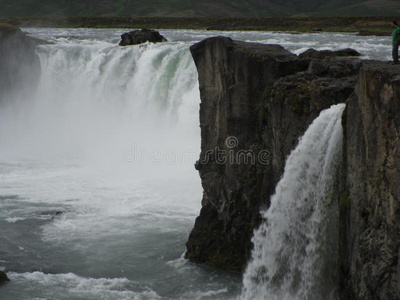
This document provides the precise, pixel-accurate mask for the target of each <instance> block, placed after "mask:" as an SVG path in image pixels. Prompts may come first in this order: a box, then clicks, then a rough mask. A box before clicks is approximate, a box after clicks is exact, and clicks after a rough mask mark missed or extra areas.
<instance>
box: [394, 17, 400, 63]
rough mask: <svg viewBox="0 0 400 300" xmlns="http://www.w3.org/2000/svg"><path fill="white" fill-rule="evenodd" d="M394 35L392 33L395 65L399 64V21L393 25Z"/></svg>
mask: <svg viewBox="0 0 400 300" xmlns="http://www.w3.org/2000/svg"><path fill="white" fill-rule="evenodd" d="M392 27H393V33H392V45H393V50H392V57H393V63H394V64H398V63H399V44H400V27H399V26H398V25H397V21H393V23H392Z"/></svg>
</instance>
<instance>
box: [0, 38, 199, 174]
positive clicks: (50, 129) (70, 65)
mask: <svg viewBox="0 0 400 300" xmlns="http://www.w3.org/2000/svg"><path fill="white" fill-rule="evenodd" d="M52 41H53V42H55V44H52V45H42V46H39V47H38V48H37V52H38V54H39V57H40V62H41V77H40V81H39V85H38V87H37V89H36V90H35V91H31V93H30V95H29V99H20V98H22V97H19V98H18V97H15V98H14V99H6V100H7V101H4V102H5V103H7V105H4V106H3V107H2V109H1V111H0V140H1V141H2V142H1V143H0V153H1V154H2V155H3V156H4V155H7V154H9V155H12V156H19V157H28V158H34V159H44V160H49V159H52V158H54V160H57V161H59V160H60V159H65V158H66V159H78V160H81V161H84V163H87V162H91V163H93V164H96V165H98V164H109V165H113V166H115V165H117V164H120V165H125V166H126V165H127V164H129V163H131V162H132V161H128V162H126V161H123V159H124V158H123V156H124V153H129V155H128V156H129V159H130V160H132V159H133V155H136V156H137V155H138V153H141V151H142V152H144V151H147V153H148V152H150V151H155V150H157V153H161V154H162V153H165V152H166V151H168V150H171V151H175V152H176V151H180V150H182V149H189V150H193V149H195V150H196V153H193V154H192V156H193V157H194V159H193V162H194V161H195V158H196V157H197V156H198V150H197V149H198V148H199V141H198V136H199V127H198V109H199V102H200V95H199V89H198V81H197V72H196V68H195V66H194V63H193V60H192V57H191V55H190V51H189V49H188V48H189V44H188V43H186V42H175V43H161V44H144V45H140V46H134V47H119V46H117V44H116V43H115V44H114V43H112V42H107V41H101V40H93V39H90V38H87V37H85V36H84V37H83V38H74V37H72V38H64V37H59V38H56V39H53V40H52ZM21 85H23V83H21ZM135 146H140V149H133V148H134V147H135ZM134 150H135V151H136V153H135V154H132V153H130V152H132V151H134ZM175 152H174V153H173V154H174V155H175V156H178V155H179V154H177V153H175ZM145 154H146V153H142V156H144V155H145ZM161 154H160V155H161ZM134 158H135V159H138V157H134ZM157 158H158V160H161V159H163V157H157ZM158 164H159V165H161V162H160V161H158ZM137 165H138V164H137ZM151 165H155V164H154V163H153V164H151ZM190 168H192V164H190ZM150 172H153V170H150Z"/></svg>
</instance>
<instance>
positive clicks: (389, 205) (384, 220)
mask: <svg viewBox="0 0 400 300" xmlns="http://www.w3.org/2000/svg"><path fill="white" fill-rule="evenodd" d="M399 74H400V67H399V66H391V65H389V64H387V63H383V62H364V63H363V67H362V68H361V70H360V73H359V75H358V82H357V85H356V89H355V93H354V95H353V96H352V97H351V98H350V99H349V101H348V102H347V109H346V111H345V113H344V117H343V120H344V133H345V137H346V138H345V149H344V150H345V151H344V160H343V176H342V177H343V183H342V184H343V188H342V191H341V197H340V198H341V199H340V203H339V205H340V214H341V220H340V236H341V253H340V256H339V259H340V262H341V264H342V272H343V273H342V280H341V285H342V290H343V291H345V294H346V297H345V299H365V300H373V299H374V300H375V299H388V300H389V299H400V265H399V259H398V256H399V245H400V207H399V199H400V118H399V114H400V103H399V101H400V75H399Z"/></svg>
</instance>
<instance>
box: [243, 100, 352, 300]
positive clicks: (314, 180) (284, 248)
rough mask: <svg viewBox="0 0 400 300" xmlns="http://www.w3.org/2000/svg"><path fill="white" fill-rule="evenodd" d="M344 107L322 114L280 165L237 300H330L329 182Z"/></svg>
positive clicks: (332, 230) (333, 241)
mask: <svg viewBox="0 0 400 300" xmlns="http://www.w3.org/2000/svg"><path fill="white" fill-rule="evenodd" d="M343 109H344V104H339V105H335V106H332V107H331V108H330V109H328V110H325V111H322V112H321V114H320V116H319V117H318V118H317V119H316V120H314V122H313V123H312V124H311V125H310V127H309V128H308V130H307V131H306V133H305V134H304V136H303V137H302V138H301V139H300V141H299V144H298V146H297V148H296V149H295V150H294V151H293V152H292V153H291V154H290V156H289V157H288V159H287V161H286V166H285V170H284V174H283V177H282V179H281V180H280V182H279V183H278V185H277V187H276V191H275V194H274V195H273V196H272V198H271V205H270V207H269V209H268V210H266V211H264V212H262V215H263V219H264V220H263V223H262V225H261V226H260V227H259V228H258V229H257V230H256V231H255V233H254V237H253V240H252V241H253V243H254V250H253V253H252V259H251V261H250V262H249V265H248V267H247V270H246V272H245V274H244V279H243V284H244V287H243V291H242V295H241V299H243V300H257V299H268V300H290V299H293V300H303V299H307V300H311V299H315V300H321V299H333V298H334V297H335V296H334V293H335V288H336V279H337V277H336V276H337V274H336V271H335V270H336V261H337V257H338V252H337V236H336V235H337V228H336V226H337V218H338V209H337V204H336V202H335V200H336V198H335V178H337V171H338V166H339V163H340V158H341V149H342V126H341V115H342V112H343Z"/></svg>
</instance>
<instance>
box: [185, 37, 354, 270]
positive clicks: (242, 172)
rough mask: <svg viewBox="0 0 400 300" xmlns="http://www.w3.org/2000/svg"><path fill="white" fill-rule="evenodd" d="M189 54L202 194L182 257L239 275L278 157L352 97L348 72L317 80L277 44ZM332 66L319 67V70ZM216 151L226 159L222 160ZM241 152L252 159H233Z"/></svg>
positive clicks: (210, 43)
mask: <svg viewBox="0 0 400 300" xmlns="http://www.w3.org/2000/svg"><path fill="white" fill-rule="evenodd" d="M191 52H192V55H193V58H194V61H195V64H196V67H197V70H198V73H199V83H200V94H201V106H200V127H201V140H202V141H201V154H200V160H199V162H198V163H197V164H196V168H197V169H198V170H199V173H200V177H201V180H202V185H203V189H204V194H203V200H202V209H201V212H200V216H199V217H198V218H197V219H196V223H195V226H194V228H193V230H192V232H191V234H190V236H189V240H188V242H187V252H186V257H187V258H188V259H190V260H192V261H195V262H201V263H207V264H209V265H213V266H218V267H222V268H225V269H230V270H235V271H241V270H243V269H244V267H245V266H246V263H247V261H248V259H249V257H250V252H251V248H252V244H251V237H252V234H253V230H254V228H256V227H257V226H258V224H259V223H260V220H261V218H260V208H261V207H268V206H269V199H270V196H271V195H272V194H273V192H274V190H275V186H276V184H277V182H278V181H279V179H280V177H281V176H282V173H283V168H284V164H285V159H286V157H287V156H288V155H289V153H290V152H291V150H293V149H294V148H295V146H296V145H297V142H298V139H299V137H300V136H302V135H303V133H304V132H305V130H306V129H307V128H308V126H309V125H310V124H311V122H312V121H313V120H314V118H316V117H317V116H318V115H319V112H320V111H321V110H322V109H325V108H328V107H330V106H331V105H332V104H335V103H339V102H344V101H346V100H347V98H348V97H349V96H350V95H351V94H352V93H353V91H354V84H355V82H356V79H355V75H354V74H353V73H354V72H355V71H354V70H352V69H351V68H350V69H351V70H349V71H348V73H346V75H348V77H346V78H334V77H333V76H331V74H329V75H327V77H323V76H320V75H319V74H317V73H319V72H321V73H324V72H325V71H324V72H322V71H318V70H319V69H318V68H316V67H314V68H310V65H311V63H312V60H310V59H299V58H298V57H297V56H296V55H294V54H292V53H290V52H289V51H287V50H285V49H284V48H283V47H281V46H279V45H263V44H255V43H244V42H237V41H232V40H231V39H229V38H224V37H216V38H210V39H206V40H204V41H202V42H200V43H198V44H196V45H194V46H192V47H191ZM337 64H338V62H336V61H332V62H331V63H328V62H327V64H326V66H325V65H324V67H321V68H320V69H321V70H322V69H329V68H330V67H332V66H335V65H337ZM328 73H329V72H328ZM221 150H222V151H224V152H222V154H224V155H225V156H226V155H228V157H226V158H227V160H225V161H224V160H221V157H220V156H219V154H221V152H220V151H221ZM243 151H247V153H249V154H250V157H251V156H252V157H253V158H255V159H254V160H249V161H247V163H246V162H244V161H243V160H240V158H239V157H240V155H241V154H243ZM217 152H220V153H219V154H218V153H217ZM242 158H243V156H242ZM231 159H232V160H231Z"/></svg>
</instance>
